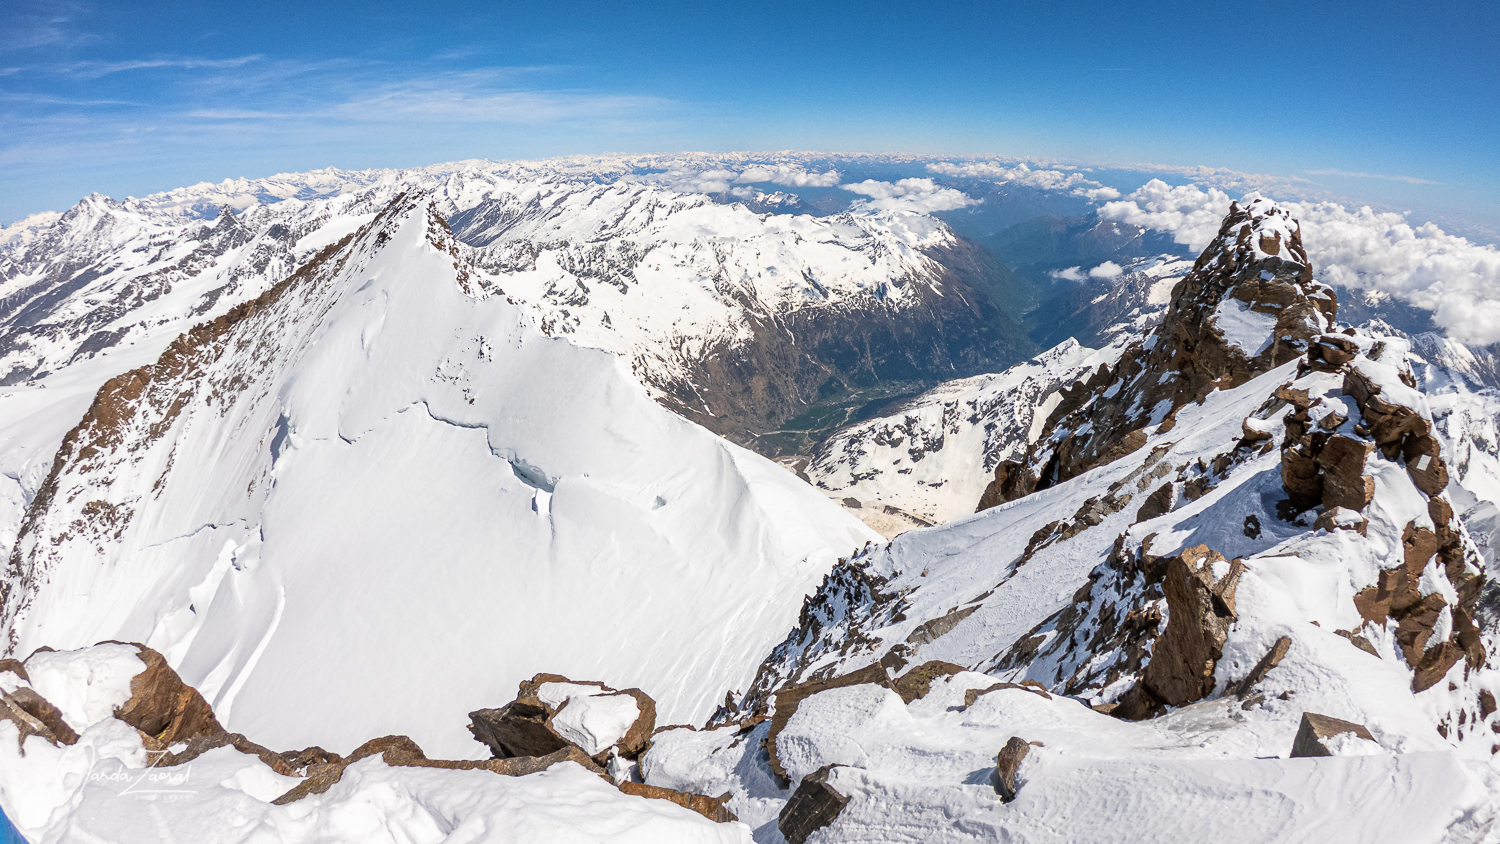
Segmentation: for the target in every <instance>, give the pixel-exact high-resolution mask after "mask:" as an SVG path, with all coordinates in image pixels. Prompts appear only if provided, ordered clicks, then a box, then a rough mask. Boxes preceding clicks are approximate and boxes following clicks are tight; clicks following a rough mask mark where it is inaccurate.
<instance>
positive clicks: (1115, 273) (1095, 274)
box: [1089, 261, 1125, 278]
mask: <svg viewBox="0 0 1500 844" xmlns="http://www.w3.org/2000/svg"><path fill="white" fill-rule="evenodd" d="M1123 272H1125V268H1124V267H1122V266H1120V265H1119V264H1116V263H1115V262H1114V261H1105V262H1104V263H1102V264H1100V265H1099V266H1097V267H1094V268H1093V269H1091V270H1089V278H1118V277H1119V275H1120V273H1123Z"/></svg>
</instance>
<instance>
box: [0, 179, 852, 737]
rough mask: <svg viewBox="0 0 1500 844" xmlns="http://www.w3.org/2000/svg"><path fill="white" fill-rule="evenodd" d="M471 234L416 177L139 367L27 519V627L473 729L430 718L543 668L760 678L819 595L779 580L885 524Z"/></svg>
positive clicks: (325, 713)
mask: <svg viewBox="0 0 1500 844" xmlns="http://www.w3.org/2000/svg"><path fill="white" fill-rule="evenodd" d="M460 252H461V250H460V248H459V247H458V245H457V244H456V243H455V242H454V241H453V239H452V237H451V235H449V234H448V233H447V231H446V229H445V227H444V226H443V224H442V222H441V220H440V218H438V217H437V216H436V215H435V213H434V212H432V211H430V210H429V205H428V203H427V202H426V200H423V199H418V198H401V199H399V200H397V201H395V202H393V203H392V204H391V205H389V206H387V207H386V208H385V209H384V210H383V211H382V212H381V214H380V216H378V217H377V218H376V219H375V220H374V221H372V222H371V223H370V224H369V225H367V226H365V227H364V228H362V229H360V231H359V232H357V233H355V234H353V235H350V236H348V237H347V238H346V239H345V240H343V241H341V242H340V244H338V245H335V246H332V247H329V248H328V249H326V250H324V252H322V253H321V254H320V255H319V256H318V257H317V258H315V259H314V260H313V261H312V262H310V263H309V264H308V265H307V266H305V267H304V268H303V269H302V270H300V271H299V272H298V273H297V274H296V275H294V276H292V277H291V278H289V279H288V280H287V281H285V282H282V283H280V284H278V285H277V286H276V287H274V288H272V289H271V290H270V291H268V292H267V293H266V294H264V295H262V296H261V297H259V298H258V299H256V300H255V301H253V302H251V303H247V304H246V305H242V306H239V307H237V308H235V309H234V310H232V311H231V312H230V313H229V314H227V315H226V316H223V317H220V318H218V319H216V320H214V321H213V322H210V323H207V324H205V325H203V326H201V327H199V328H196V329H194V330H193V331H192V332H190V333H188V334H186V335H184V336H183V337H182V338H180V339H179V340H177V341H175V342H174V343H173V344H172V346H171V347H170V348H169V349H168V350H167V351H166V352H165V353H164V354H163V355H162V357H161V359H160V360H159V361H158V362H157V363H156V364H154V365H152V366H149V367H145V368H142V369H139V370H134V371H131V372H128V373H125V374H124V375H121V376H119V377H117V378H115V379H113V380H111V381H110V383H109V384H107V385H106V386H105V387H104V388H103V389H102V390H101V391H100V393H99V396H98V397H97V398H96V399H95V401H94V404H93V405H92V407H91V408H90V410H89V413H88V415H87V416H85V418H84V421H83V422H82V423H80V424H79V425H78V427H77V428H75V429H74V430H73V431H72V432H71V433H70V434H69V435H68V437H67V439H66V440H65V442H64V445H63V448H62V450H61V452H60V453H59V457H58V460H57V462H56V463H55V465H54V468H53V472H52V474H51V475H50V476H49V477H48V478H47V480H46V482H45V483H44V484H43V485H42V489H41V492H40V493H39V494H38V496H37V500H36V502H34V504H33V506H32V508H31V510H30V511H29V514H28V517H27V521H26V523H25V524H24V525H23V527H22V531H21V536H20V539H19V540H18V542H17V544H16V550H15V552H14V554H13V555H12V558H11V565H10V569H9V572H8V575H9V576H8V583H7V586H6V594H5V605H4V609H5V617H6V621H7V626H8V629H9V631H10V641H9V643H8V645H9V649H10V650H11V651H13V652H17V653H28V652H30V651H31V650H32V649H34V648H36V647H39V646H42V645H50V646H54V647H59V646H61V647H73V646H78V645H83V644H89V643H92V642H95V641H98V640H101V639H106V638H118V639H125V640H138V641H146V642H147V643H148V644H150V645H152V646H153V647H156V648H158V649H159V650H161V651H163V652H164V653H165V654H166V655H167V656H168V658H169V659H170V660H171V661H172V663H173V664H174V665H176V666H178V667H179V668H180V670H181V671H182V672H183V674H184V676H185V678H187V679H188V680H189V682H192V683H193V684H195V685H197V686H198V687H199V688H200V689H202V690H203V692H204V694H205V696H206V697H207V698H208V699H209V701H210V702H211V703H212V704H213V705H214V707H215V710H216V711H217V712H218V713H219V714H220V717H221V718H223V719H225V720H226V721H227V723H228V725H229V726H230V728H231V729H240V730H243V731H246V732H250V733H253V734H255V735H256V736H257V737H262V736H263V737H264V739H261V740H264V741H267V742H268V743H271V744H275V745H278V746H294V745H305V744H313V743H321V744H323V745H324V746H328V747H333V748H336V749H338V748H347V747H349V746H352V745H353V744H354V743H357V742H359V741H362V740H364V739H366V738H369V737H370V736H374V735H380V734H382V733H385V732H406V733H409V734H410V735H412V736H413V737H414V738H417V739H418V741H419V743H421V744H422V745H423V746H424V747H430V748H432V749H433V750H434V751H436V752H438V753H440V754H442V755H445V756H449V757H452V756H456V755H459V754H472V753H474V752H475V746H473V743H472V742H469V741H467V739H466V738H463V737H455V736H453V735H452V733H451V732H448V731H443V732H441V733H439V732H437V731H435V730H433V729H432V728H431V727H430V726H429V725H430V724H433V723H447V724H452V723H462V721H463V715H464V713H466V712H468V711H470V710H472V709H477V708H480V707H481V706H485V705H495V704H497V703H499V702H503V701H504V700H507V699H509V697H510V695H511V693H512V689H513V688H514V686H515V684H516V682H517V681H518V680H519V679H521V678H523V677H527V676H530V675H531V674H533V673H535V672H537V671H540V670H551V671H559V670H560V671H566V672H568V673H570V674H574V675H575V676H600V677H607V678H608V679H610V680H612V681H614V682H616V683H619V684H622V685H624V684H630V685H639V686H642V687H648V688H651V689H652V692H653V694H655V695H656V696H657V698H658V700H660V701H661V702H662V710H663V711H662V717H663V718H664V719H666V720H677V721H681V720H685V719H696V718H701V717H703V716H704V715H706V714H707V712H708V711H709V709H711V707H712V705H713V703H714V702H715V699H716V697H717V696H718V694H719V693H720V692H721V691H722V689H723V688H724V687H726V686H734V685H739V684H743V683H744V682H746V681H747V680H748V679H749V676H750V673H751V672H752V671H753V667H754V664H755V662H756V660H757V659H758V658H759V654H760V653H763V652H764V649H765V648H766V647H768V646H769V644H770V643H771V642H773V641H774V640H775V639H776V638H777V637H779V636H780V634H781V631H782V630H784V629H785V627H786V625H787V624H788V623H789V622H790V621H791V620H792V618H793V617H794V615H795V607H794V606H792V605H789V604H787V603H785V602H784V601H781V600H775V598H781V597H783V596H786V595H795V594H802V593H804V592H806V591H807V590H808V589H810V588H811V586H812V585H813V584H814V583H815V582H816V579H817V578H818V577H819V576H820V575H821V574H822V573H823V572H824V571H825V570H826V568H827V566H828V565H829V564H830V563H831V562H832V560H833V559H834V558H835V557H837V556H839V555H841V554H844V553H847V552H848V551H849V550H851V549H853V548H856V547H858V546H860V545H862V544H863V543H865V542H866V541H867V540H868V539H872V538H874V535H873V534H871V533H870V532H869V531H868V530H866V529H865V528H864V527H863V526H862V525H860V524H859V523H858V522H857V521H855V520H854V519H852V518H851V517H848V516H846V515H844V514H843V513H842V512H840V511H839V510H838V508H837V507H836V506H835V505H833V504H832V503H831V502H829V501H827V500H826V499H825V498H823V497H822V496H820V495H818V494H817V493H816V492H815V491H814V490H812V489H810V488H807V487H806V486H805V485H803V484H801V483H800V482H798V481H797V480H796V479H795V478H794V477H792V476H791V475H789V474H787V473H786V472H784V471H783V470H781V469H779V468H777V467H775V466H774V465H772V464H769V463H767V462H765V461H764V460H762V459H761V458H759V457H756V456H754V455H752V454H750V453H749V452H746V451H744V450H742V449H739V448H737V447H734V446H732V445H729V444H727V443H725V442H723V441H722V440H719V439H718V438H716V437H714V436H712V435H711V434H709V433H708V432H706V431H704V430H702V429H700V428H698V427H696V426H694V425H692V424H691V423H688V422H685V421H683V420H681V419H679V418H678V417H676V416H674V415H672V414H670V413H669V412H667V411H665V410H663V409H661V408H660V407H659V406H658V405H656V404H655V403H654V402H652V401H651V400H650V398H649V396H648V395H647V394H646V392H645V391H644V389H643V388H642V387H641V386H640V385H639V383H638V382H636V381H635V380H634V379H633V378H631V376H630V374H629V372H628V370H627V369H626V368H625V366H624V364H623V363H622V362H621V361H620V360H619V359H618V358H616V357H614V356H611V355H608V354H604V353H600V352H597V351H592V350H586V349H580V348H579V347H577V346H575V345H573V344H572V343H570V342H568V341H566V340H559V339H549V338H547V337H545V336H544V335H543V334H541V333H540V332H539V331H537V330H536V329H535V328H533V327H532V324H531V323H530V321H529V318H528V315H527V314H526V312H525V311H524V310H522V309H520V308H518V307H516V306H514V305H512V304H510V303H509V302H507V301H506V300H505V299H504V298H503V297H500V296H491V297H489V298H486V299H484V300H482V301H480V300H476V299H474V298H473V297H470V296H468V295H465V294H464V293H463V292H462V288H464V287H465V286H468V285H471V284H472V281H471V276H470V275H469V273H468V272H467V268H466V267H465V266H464V264H463V262H462V261H461V260H460V258H459V255H460ZM397 665H408V666H415V665H426V666H428V667H427V668H426V669H425V670H424V671H423V674H422V676H421V677H420V678H418V679H416V680H414V681H410V682H393V678H392V673H391V671H392V667H393V666H397ZM291 700H296V701H299V702H300V705H299V714H298V717H297V718H296V719H288V718H287V717H286V715H285V712H286V708H287V703H288V701H291Z"/></svg>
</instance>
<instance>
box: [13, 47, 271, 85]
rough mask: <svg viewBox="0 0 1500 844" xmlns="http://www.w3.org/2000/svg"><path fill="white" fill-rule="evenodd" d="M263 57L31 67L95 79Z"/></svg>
mask: <svg viewBox="0 0 1500 844" xmlns="http://www.w3.org/2000/svg"><path fill="white" fill-rule="evenodd" d="M262 58H264V56H262V55H260V54H258V53H257V54H255V55H251V56H236V57H234V58H228V59H206V58H200V57H193V56H168V57H161V58H150V59H130V60H127V61H118V62H100V61H81V62H68V63H66V64H56V65H38V66H37V67H35V68H33V70H36V71H41V72H52V73H60V74H63V75H66V76H72V77H76V78H79V79H98V78H100V77H102V76H109V75H110V74H113V73H125V72H127V71H131V70H152V69H161V68H179V69H183V70H194V69H201V68H234V67H243V66H244V65H247V64H249V63H250V62H253V61H259V60H260V59H262Z"/></svg>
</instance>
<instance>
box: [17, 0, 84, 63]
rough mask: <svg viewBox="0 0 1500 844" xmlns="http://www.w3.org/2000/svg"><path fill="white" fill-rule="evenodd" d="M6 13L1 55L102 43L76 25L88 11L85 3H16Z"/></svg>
mask: <svg viewBox="0 0 1500 844" xmlns="http://www.w3.org/2000/svg"><path fill="white" fill-rule="evenodd" d="M6 11H7V12H8V14H7V15H6V19H5V21H4V25H0V52H11V51H16V50H31V49H35V48H37V47H57V46H63V47H83V46H87V45H89V44H94V43H97V42H98V41H100V40H101V37H100V36H99V35H98V34H97V33H93V32H88V31H85V30H82V29H80V28H79V27H77V26H76V25H75V23H76V22H77V21H79V20H81V19H83V18H86V17H87V15H88V12H89V11H90V10H89V7H88V5H87V4H84V3H76V2H68V0H53V1H52V2H46V3H41V2H31V3H27V2H24V0H15V6H14V7H13V8H10V9H7V10H6Z"/></svg>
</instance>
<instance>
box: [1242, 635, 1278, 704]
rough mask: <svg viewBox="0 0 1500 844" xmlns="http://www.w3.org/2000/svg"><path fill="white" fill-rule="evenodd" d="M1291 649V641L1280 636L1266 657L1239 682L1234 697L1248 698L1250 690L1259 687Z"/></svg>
mask: <svg viewBox="0 0 1500 844" xmlns="http://www.w3.org/2000/svg"><path fill="white" fill-rule="evenodd" d="M1291 647H1292V640H1291V638H1290V637H1288V636H1282V637H1281V638H1279V639H1277V640H1276V641H1275V642H1273V643H1272V644H1271V649H1270V650H1268V651H1266V655H1265V656H1263V657H1261V658H1260V661H1258V662H1256V663H1255V667H1254V668H1251V669H1250V673H1249V674H1246V675H1245V679H1243V680H1241V681H1240V683H1239V685H1238V686H1236V687H1235V690H1234V693H1235V695H1236V696H1237V697H1239V698H1240V699H1242V700H1243V699H1244V698H1245V697H1247V696H1249V694H1250V690H1251V689H1253V688H1255V687H1256V686H1257V685H1259V684H1260V681H1261V680H1264V679H1266V675H1267V674H1270V673H1271V669H1273V668H1275V667H1276V666H1278V665H1280V664H1281V660H1282V659H1284V658H1285V657H1286V653H1287V651H1289V650H1291Z"/></svg>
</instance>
